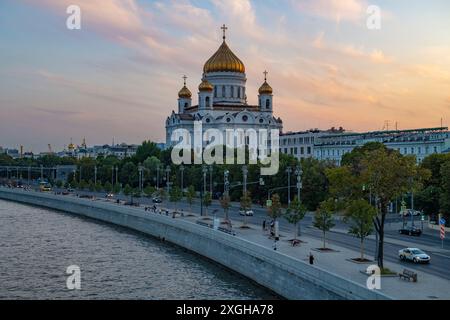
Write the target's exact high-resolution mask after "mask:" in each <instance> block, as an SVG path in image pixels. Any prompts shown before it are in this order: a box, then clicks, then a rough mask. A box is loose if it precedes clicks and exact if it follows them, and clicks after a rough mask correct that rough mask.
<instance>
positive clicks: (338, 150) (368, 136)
mask: <svg viewBox="0 0 450 320" xmlns="http://www.w3.org/2000/svg"><path fill="white" fill-rule="evenodd" d="M369 142H381V143H383V144H384V145H386V147H388V148H390V149H395V150H398V151H399V152H400V153H401V154H403V155H415V156H416V158H417V161H418V162H421V161H422V160H423V159H424V158H426V157H427V156H429V155H431V154H436V153H445V152H449V149H450V133H449V131H448V128H447V127H440V128H425V129H412V130H397V131H374V132H366V133H345V132H344V133H340V134H334V135H323V136H321V137H320V138H318V139H317V140H316V141H315V143H314V157H315V158H316V159H319V160H330V161H333V162H334V163H336V164H337V165H340V164H341V159H342V156H343V155H345V154H346V153H349V152H351V151H352V150H353V149H355V148H356V147H362V146H364V145H365V144H367V143H369Z"/></svg>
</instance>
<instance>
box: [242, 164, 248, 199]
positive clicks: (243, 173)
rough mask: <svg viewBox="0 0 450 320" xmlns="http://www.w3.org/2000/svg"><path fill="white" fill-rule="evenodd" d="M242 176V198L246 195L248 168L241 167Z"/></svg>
mask: <svg viewBox="0 0 450 320" xmlns="http://www.w3.org/2000/svg"><path fill="white" fill-rule="evenodd" d="M242 175H243V178H244V181H243V183H244V189H243V190H244V196H245V195H247V175H248V168H247V166H242Z"/></svg>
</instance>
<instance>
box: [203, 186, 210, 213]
mask: <svg viewBox="0 0 450 320" xmlns="http://www.w3.org/2000/svg"><path fill="white" fill-rule="evenodd" d="M211 203H212V197H211V193H210V192H206V193H205V194H204V195H203V205H204V206H205V216H208V208H209V206H210V205H211Z"/></svg>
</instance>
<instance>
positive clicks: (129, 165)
mask: <svg viewBox="0 0 450 320" xmlns="http://www.w3.org/2000/svg"><path fill="white" fill-rule="evenodd" d="M119 176H120V181H121V182H122V183H124V184H129V185H130V186H132V185H135V184H137V180H138V169H137V166H136V165H135V164H134V163H133V162H131V161H128V162H126V163H125V164H124V165H123V166H122V169H121V170H120V173H119Z"/></svg>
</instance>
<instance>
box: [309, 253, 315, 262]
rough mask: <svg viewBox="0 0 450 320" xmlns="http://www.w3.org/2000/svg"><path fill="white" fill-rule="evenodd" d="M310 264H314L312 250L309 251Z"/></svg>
mask: <svg viewBox="0 0 450 320" xmlns="http://www.w3.org/2000/svg"><path fill="white" fill-rule="evenodd" d="M309 264H311V265H313V264H314V256H313V254H312V253H311V252H310V253H309Z"/></svg>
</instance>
